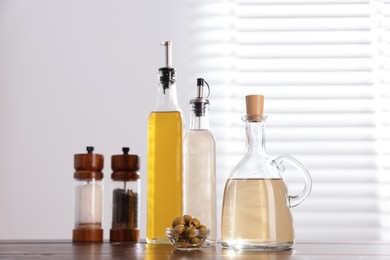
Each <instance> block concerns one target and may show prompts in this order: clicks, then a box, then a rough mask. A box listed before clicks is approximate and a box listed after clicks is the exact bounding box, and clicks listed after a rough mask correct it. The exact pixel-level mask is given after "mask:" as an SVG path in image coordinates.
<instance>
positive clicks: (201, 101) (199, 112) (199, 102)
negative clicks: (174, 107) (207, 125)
mask: <svg viewBox="0 0 390 260" xmlns="http://www.w3.org/2000/svg"><path fill="white" fill-rule="evenodd" d="M196 81H197V86H196V88H197V91H196V98H194V99H191V100H190V104H191V105H193V110H194V112H195V115H196V116H204V115H205V108H206V105H208V104H210V102H209V100H208V99H207V98H208V97H209V95H210V86H209V84H208V83H207V81H205V80H204V79H203V78H198V79H197V80H196ZM204 83H206V85H207V88H208V90H209V93H208V95H207V96H206V97H204V93H203V89H204Z"/></svg>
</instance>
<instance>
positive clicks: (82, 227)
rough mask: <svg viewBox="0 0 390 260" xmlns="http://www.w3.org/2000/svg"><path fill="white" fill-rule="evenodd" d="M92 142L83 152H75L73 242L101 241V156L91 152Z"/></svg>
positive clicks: (102, 163) (102, 162) (102, 160)
mask: <svg viewBox="0 0 390 260" xmlns="http://www.w3.org/2000/svg"><path fill="white" fill-rule="evenodd" d="M93 150H94V148H93V147H92V146H88V147H87V152H88V153H86V154H75V155H74V168H75V170H76V172H75V173H74V178H75V180H76V183H75V226H74V230H73V242H102V241H103V229H102V210H103V201H102V199H103V194H102V193H103V187H102V180H103V173H102V169H103V166H104V158H103V155H101V154H94V153H93Z"/></svg>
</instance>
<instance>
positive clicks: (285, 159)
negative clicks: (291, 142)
mask: <svg viewBox="0 0 390 260" xmlns="http://www.w3.org/2000/svg"><path fill="white" fill-rule="evenodd" d="M272 163H273V165H274V166H276V168H277V169H278V170H279V172H280V173H283V172H284V170H285V166H284V164H285V163H288V164H290V165H292V166H294V167H295V168H296V169H297V170H298V171H299V172H300V173H302V175H303V178H304V180H305V187H304V188H303V190H302V191H301V192H300V193H299V194H297V195H294V196H290V195H288V202H289V204H290V205H289V206H290V208H292V207H295V206H297V205H299V204H300V203H301V202H302V201H304V200H305V199H306V197H307V196H309V194H310V192H311V187H312V180H311V176H310V174H309V171H308V170H307V168H306V167H305V166H304V165H303V164H302V163H301V162H299V161H298V160H297V159H295V158H294V157H292V156H287V155H283V156H279V157H277V158H276V159H274V160H272Z"/></svg>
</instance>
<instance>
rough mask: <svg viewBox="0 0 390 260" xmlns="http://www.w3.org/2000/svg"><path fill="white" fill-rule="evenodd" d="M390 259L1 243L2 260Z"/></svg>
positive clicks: (356, 247)
mask: <svg viewBox="0 0 390 260" xmlns="http://www.w3.org/2000/svg"><path fill="white" fill-rule="evenodd" d="M172 258H173V259H260V260H278V259H281V260H286V259H298V260H299V259H302V260H303V259H305V260H307V259H313V260H322V259H327V260H328V259H332V260H333V259H336V260H337V259H347V260H348V259H370V260H371V259H372V260H376V259H390V243H380V242H378V243H297V244H296V245H295V247H294V249H293V250H289V251H282V252H235V251H231V250H226V249H222V248H221V245H220V244H218V246H217V247H216V248H205V249H202V250H199V251H192V252H182V251H175V250H173V248H172V247H171V246H169V245H147V244H145V243H144V242H140V243H128V244H110V243H108V242H106V243H102V244H99V243H97V244H91V243H78V244H73V243H72V242H70V241H0V259H1V260H3V259H6V260H9V259H32V260H36V259H80V260H81V259H83V260H84V259H85V260H89V259H97V260H99V259H102V260H103V259H149V260H160V259H172Z"/></svg>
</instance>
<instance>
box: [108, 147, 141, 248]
mask: <svg viewBox="0 0 390 260" xmlns="http://www.w3.org/2000/svg"><path fill="white" fill-rule="evenodd" d="M122 151H123V154H119V155H113V156H112V157H111V168H112V170H113V173H112V174H111V179H112V228H111V230H110V241H111V242H125V241H138V240H139V219H140V209H139V206H140V204H139V191H140V177H139V174H138V170H139V168H140V160H139V156H138V155H135V154H129V151H130V149H129V148H128V147H123V148H122Z"/></svg>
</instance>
